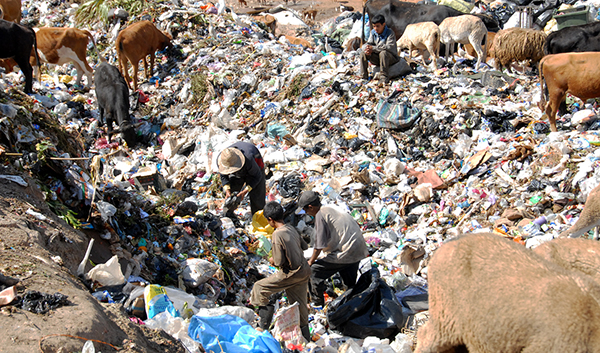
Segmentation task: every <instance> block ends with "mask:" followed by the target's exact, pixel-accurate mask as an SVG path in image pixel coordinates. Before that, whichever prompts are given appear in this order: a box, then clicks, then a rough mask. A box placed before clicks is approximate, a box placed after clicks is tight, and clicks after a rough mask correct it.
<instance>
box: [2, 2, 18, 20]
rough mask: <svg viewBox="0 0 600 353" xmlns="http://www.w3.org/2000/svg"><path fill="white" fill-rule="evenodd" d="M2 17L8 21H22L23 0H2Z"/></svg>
mask: <svg viewBox="0 0 600 353" xmlns="http://www.w3.org/2000/svg"><path fill="white" fill-rule="evenodd" d="M0 18H1V19H3V20H6V21H8V22H15V23H20V22H21V0H0Z"/></svg>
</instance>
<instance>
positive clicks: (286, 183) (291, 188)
mask: <svg viewBox="0 0 600 353" xmlns="http://www.w3.org/2000/svg"><path fill="white" fill-rule="evenodd" d="M302 188H304V183H303V182H302V179H301V178H300V175H298V174H290V175H288V176H284V177H283V178H281V180H279V193H280V194H281V196H283V197H285V198H290V197H292V198H295V197H297V196H298V195H300V192H302Z"/></svg>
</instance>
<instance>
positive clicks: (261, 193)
mask: <svg viewBox="0 0 600 353" xmlns="http://www.w3.org/2000/svg"><path fill="white" fill-rule="evenodd" d="M217 165H218V167H219V173H220V174H221V183H222V184H223V189H224V190H225V198H226V200H228V202H229V204H228V205H227V208H228V209H229V210H228V212H227V214H226V216H227V217H231V216H233V210H235V209H236V208H237V206H239V204H240V202H242V200H243V199H244V196H246V194H249V196H250V209H251V210H252V214H254V213H256V211H260V210H262V209H263V207H265V194H266V184H265V164H264V163H263V159H262V156H261V155H260V152H259V151H258V148H256V146H254V145H253V144H251V143H249V142H243V141H238V142H236V143H234V144H233V145H231V146H229V147H227V148H226V149H224V150H223V151H222V152H221V153H220V154H219V156H218V157H217ZM244 185H246V187H245V188H243V187H244ZM242 188H243V190H242ZM232 193H235V194H233V197H235V199H233V198H232Z"/></svg>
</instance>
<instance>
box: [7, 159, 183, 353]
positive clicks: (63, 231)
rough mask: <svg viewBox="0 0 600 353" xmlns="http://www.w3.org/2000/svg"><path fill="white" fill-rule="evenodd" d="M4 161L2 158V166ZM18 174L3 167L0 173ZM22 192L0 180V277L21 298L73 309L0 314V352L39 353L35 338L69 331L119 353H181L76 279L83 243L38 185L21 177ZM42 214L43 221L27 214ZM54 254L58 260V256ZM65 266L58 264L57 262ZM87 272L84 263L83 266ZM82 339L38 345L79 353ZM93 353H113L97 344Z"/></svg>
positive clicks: (82, 237) (11, 309) (83, 237)
mask: <svg viewBox="0 0 600 353" xmlns="http://www.w3.org/2000/svg"><path fill="white" fill-rule="evenodd" d="M4 162H6V161H4ZM7 174H9V175H14V174H18V173H17V172H16V171H15V170H13V169H12V168H10V167H0V175H7ZM22 176H23V177H24V178H25V180H26V181H27V182H28V186H27V187H22V186H19V185H18V184H16V183H13V182H8V181H5V180H0V273H1V274H3V275H5V276H10V277H13V278H17V279H20V282H19V284H18V285H17V290H18V294H20V295H22V294H24V293H25V292H26V291H28V290H37V291H40V292H46V293H56V292H59V293H62V294H64V295H67V296H68V299H69V301H70V302H71V304H70V305H69V306H63V307H60V308H57V309H55V310H51V311H50V312H49V313H47V314H44V315H41V314H35V313H31V312H28V311H24V310H21V309H17V308H15V307H13V306H6V307H3V308H2V309H0V315H1V316H0V317H1V318H2V319H1V320H0V332H4V334H3V335H0V347H2V348H0V351H3V352H13V353H16V352H39V351H40V349H39V348H38V347H39V346H40V340H41V339H42V338H43V337H45V336H48V335H54V334H67V335H72V336H81V337H84V338H87V339H95V340H99V341H103V342H107V343H110V344H111V345H113V346H116V347H119V348H123V350H121V352H184V351H185V350H184V349H183V348H182V347H181V345H180V344H179V343H178V342H176V341H174V340H173V339H172V338H171V337H169V336H168V335H166V334H165V333H164V332H162V331H160V332H158V331H154V330H149V329H145V328H144V327H143V326H140V325H138V324H134V323H132V322H131V321H130V320H129V319H128V317H127V316H126V315H125V313H124V312H122V309H121V306H120V305H111V304H101V303H99V302H98V301H97V300H96V299H95V298H94V297H92V295H91V294H90V292H89V291H88V290H87V288H86V287H85V286H84V285H83V283H82V282H81V281H80V280H79V279H78V278H77V277H76V276H74V274H75V273H76V269H77V266H78V264H79V262H80V261H81V259H82V257H83V255H84V254H85V250H86V246H87V243H88V238H87V236H86V235H84V234H83V233H81V232H78V231H75V230H73V229H72V228H71V227H70V226H68V225H67V224H65V223H64V222H63V221H62V220H61V219H60V218H58V217H57V216H56V215H54V214H53V213H52V212H51V211H50V210H49V209H48V207H47V206H46V204H45V202H44V201H43V195H42V193H41V192H40V191H39V189H38V188H37V186H36V184H35V181H34V180H33V179H31V178H28V177H27V176H25V175H22ZM28 209H33V210H35V211H37V212H40V213H42V214H43V215H45V216H46V217H48V219H47V220H44V221H40V220H38V219H36V218H35V217H33V216H31V215H28V214H26V213H25V212H26V211H27V210H28ZM56 256H59V257H60V259H59V258H58V257H56ZM61 263H62V265H61ZM87 269H89V265H88V268H87ZM84 343H85V341H83V340H80V339H76V338H71V337H64V336H54V337H48V338H45V339H44V340H43V342H42V351H43V352H59V351H62V352H73V351H81V348H82V347H83V344H84ZM95 346H96V350H97V351H99V350H101V351H102V352H114V351H115V350H114V349H113V348H111V347H110V346H108V345H103V344H99V343H96V344H95Z"/></svg>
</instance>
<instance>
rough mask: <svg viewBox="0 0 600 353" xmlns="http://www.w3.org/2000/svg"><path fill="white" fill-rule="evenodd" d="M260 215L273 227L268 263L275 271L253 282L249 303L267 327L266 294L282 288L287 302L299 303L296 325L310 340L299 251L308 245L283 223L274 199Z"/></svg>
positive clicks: (305, 272) (306, 271)
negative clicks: (271, 250)
mask: <svg viewBox="0 0 600 353" xmlns="http://www.w3.org/2000/svg"><path fill="white" fill-rule="evenodd" d="M263 215H264V216H265V218H266V219H267V221H269V225H271V227H273V228H275V232H273V235H272V239H271V241H272V243H273V244H272V249H273V257H271V258H270V259H269V262H270V263H271V265H272V266H276V267H278V268H279V271H277V272H275V274H273V275H271V276H269V277H267V278H264V279H261V280H260V281H258V282H256V283H254V287H252V293H250V304H252V305H257V306H259V308H258V315H259V316H260V324H259V326H260V328H262V329H264V330H267V329H268V328H269V326H271V320H272V319H273V311H274V307H273V305H270V304H269V297H270V296H271V295H272V294H274V293H278V292H281V291H283V290H285V291H286V293H287V297H288V300H289V303H290V304H294V303H296V302H298V304H299V305H300V328H301V329H302V335H303V336H304V338H306V340H308V341H309V342H310V331H309V329H308V308H307V306H306V297H307V293H308V279H309V278H310V266H308V262H306V259H305V258H304V253H303V250H306V249H308V244H306V242H305V241H304V239H302V237H301V236H300V234H298V232H297V231H296V229H295V228H294V227H293V226H291V225H289V224H285V223H284V222H283V208H282V207H281V205H280V204H278V203H277V202H269V203H268V204H267V205H266V206H265V207H264V211H263Z"/></svg>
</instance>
